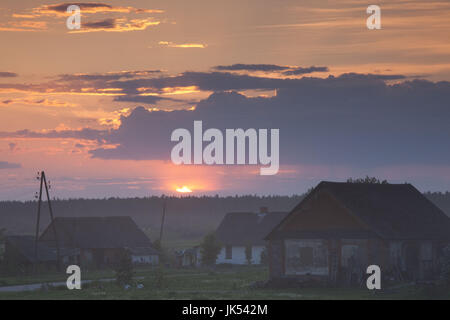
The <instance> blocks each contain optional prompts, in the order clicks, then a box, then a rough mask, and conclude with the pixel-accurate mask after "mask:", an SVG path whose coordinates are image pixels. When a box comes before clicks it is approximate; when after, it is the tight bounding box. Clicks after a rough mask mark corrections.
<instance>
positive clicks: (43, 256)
mask: <svg viewBox="0 0 450 320" xmlns="http://www.w3.org/2000/svg"><path fill="white" fill-rule="evenodd" d="M6 241H7V242H8V244H9V245H11V246H13V247H14V248H15V249H16V250H17V251H18V252H19V253H20V254H21V255H22V257H23V258H24V259H26V260H27V261H29V262H31V263H33V262H35V261H36V252H35V243H36V241H35V237H34V236H8V237H6ZM37 249H38V251H37V254H38V256H37V261H40V262H51V261H54V262H56V249H55V248H52V247H49V246H47V245H46V244H45V243H42V242H39V241H38V248H37ZM73 254H77V252H76V251H74V250H69V249H66V248H61V249H60V255H61V256H67V255H73Z"/></svg>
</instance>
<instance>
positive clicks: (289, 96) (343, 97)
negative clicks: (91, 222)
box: [0, 0, 450, 200]
mask: <svg viewBox="0 0 450 320" xmlns="http://www.w3.org/2000/svg"><path fill="white" fill-rule="evenodd" d="M70 4H77V5H79V6H80V7H81V13H82V16H81V29H80V30H69V29H68V28H67V27H66V19H67V17H68V14H67V13H66V8H67V7H68V6H69V5H70ZM371 4H376V5H378V6H380V8H381V24H382V28H381V30H369V29H368V28H367V27H366V19H367V18H368V16H369V15H368V14H367V13H366V8H367V7H368V6H369V5H371ZM449 39H450V1H432V0H430V1H395V0H390V1H378V2H376V3H372V2H367V1H359V0H343V1H338V0H328V1H324V0H311V1H301V0H295V1H291V0H285V1H275V0H273V1H261V0H249V1H235V0H227V1H216V0H194V1H185V0H184V1H181V0H180V1H172V0H164V1H162V0H161V1H143V0H142V1H108V2H100V1H85V2H77V3H62V2H42V1H32V0H20V1H17V0H14V1H13V0H2V1H1V3H0V43H1V51H0V52H1V53H0V57H1V59H0V200H10V199H11V200H32V199H33V197H34V193H35V191H37V189H38V187H39V184H38V181H36V173H37V172H38V171H40V170H45V171H46V175H47V177H48V178H49V179H50V180H51V184H52V191H51V192H52V195H53V196H55V197H60V198H78V197H89V198H96V197H110V196H120V197H128V196H132V197H134V196H139V197H140V196H147V195H160V194H180V193H183V192H189V191H192V193H190V194H194V195H202V194H211V195H214V194H219V195H234V194H288V195H291V194H299V193H303V192H305V191H306V190H307V189H308V188H310V187H312V186H314V185H316V184H317V183H318V182H320V181H321V180H332V181H343V180H346V179H347V178H348V177H363V176H366V175H369V176H376V177H378V178H380V179H387V180H388V181H390V182H396V183H403V182H406V181H407V182H410V183H413V184H414V185H415V186H416V187H417V188H418V189H419V190H421V191H428V190H431V191H446V190H450V148H449V141H450V125H449V123H450V82H448V81H450V41H449ZM194 120H202V121H203V124H204V126H206V127H208V128H219V129H225V128H244V129H246V128H279V129H280V148H281V149H280V163H281V167H280V172H279V173H278V174H277V175H275V176H260V175H259V166H192V165H191V166H183V165H181V166H176V165H174V164H172V162H171V161H170V150H171V148H172V147H173V145H174V144H173V143H172V142H171V141H170V133H171V132H172V130H173V129H175V128H188V129H189V130H192V125H193V121H194Z"/></svg>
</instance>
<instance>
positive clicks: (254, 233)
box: [216, 208, 287, 264]
mask: <svg viewBox="0 0 450 320" xmlns="http://www.w3.org/2000/svg"><path fill="white" fill-rule="evenodd" d="M286 215H287V213H285V212H271V213H269V212H268V211H267V208H261V212H260V213H252V212H232V213H227V214H226V215H225V217H224V218H223V220H222V222H221V223H220V225H219V227H218V228H217V230H216V238H217V241H218V242H219V243H220V244H221V245H222V250H221V251H220V253H219V256H218V257H217V260H216V263H218V264H220V263H231V264H247V263H248V259H247V258H250V260H251V263H252V264H261V255H262V254H264V253H263V252H266V241H265V240H264V236H266V235H267V234H268V233H269V232H270V230H272V229H273V228H274V227H275V226H276V225H277V224H278V223H279V222H280V221H281V220H282V219H283V218H284V217H285V216H286Z"/></svg>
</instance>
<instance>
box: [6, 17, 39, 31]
mask: <svg viewBox="0 0 450 320" xmlns="http://www.w3.org/2000/svg"><path fill="white" fill-rule="evenodd" d="M42 30H47V22H45V21H29V20H22V21H11V22H7V23H3V24H0V31H42Z"/></svg>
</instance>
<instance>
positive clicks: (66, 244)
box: [39, 216, 159, 267]
mask: <svg viewBox="0 0 450 320" xmlns="http://www.w3.org/2000/svg"><path fill="white" fill-rule="evenodd" d="M53 228H55V230H56V236H57V239H58V243H59V246H60V247H61V248H73V249H78V250H79V257H78V260H79V263H80V264H81V265H84V266H96V267H103V266H108V265H113V264H114V263H115V262H117V259H118V258H119V257H120V256H121V255H122V254H124V253H126V254H130V255H131V259H132V261H133V262H134V263H139V264H157V263H158V257H159V253H158V252H157V251H156V250H155V249H154V248H153V247H152V244H151V242H150V239H149V238H148V237H147V236H146V235H145V233H144V232H143V231H142V230H141V229H139V228H138V226H137V225H136V223H135V222H134V221H133V220H132V219H131V218H130V217H116V216H114V217H70V218H66V217H57V218H55V219H54V220H53V222H52V223H51V224H50V225H49V226H48V227H47V229H46V230H45V231H44V232H43V233H42V235H41V236H40V238H39V242H40V243H45V244H46V245H47V246H50V247H53V248H54V247H56V241H55V232H54V229H53Z"/></svg>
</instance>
